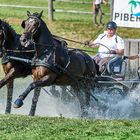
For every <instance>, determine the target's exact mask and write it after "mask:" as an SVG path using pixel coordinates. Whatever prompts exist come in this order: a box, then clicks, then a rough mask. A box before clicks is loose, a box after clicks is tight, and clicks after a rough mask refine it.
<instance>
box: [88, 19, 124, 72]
mask: <svg viewBox="0 0 140 140" xmlns="http://www.w3.org/2000/svg"><path fill="white" fill-rule="evenodd" d="M106 27H107V31H105V32H104V33H103V34H100V35H99V36H98V37H97V39H95V40H94V41H93V40H90V41H86V42H85V45H88V46H89V47H92V48H94V47H96V46H99V48H98V54H97V55H96V56H95V57H94V60H95V61H96V63H97V64H98V65H99V71H100V72H101V73H102V72H103V71H104V68H105V66H106V64H107V62H108V61H109V60H110V59H112V58H113V57H114V56H115V55H113V54H118V55H123V54H124V41H123V39H122V38H121V37H120V36H118V35H117V34H116V30H117V24H116V23H115V22H113V21H109V22H108V23H107V25H106ZM103 66H104V67H103Z"/></svg>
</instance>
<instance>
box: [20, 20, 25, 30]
mask: <svg viewBox="0 0 140 140" xmlns="http://www.w3.org/2000/svg"><path fill="white" fill-rule="evenodd" d="M21 27H22V28H25V20H23V21H22V23H21Z"/></svg>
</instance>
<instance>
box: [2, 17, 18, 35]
mask: <svg viewBox="0 0 140 140" xmlns="http://www.w3.org/2000/svg"><path fill="white" fill-rule="evenodd" d="M2 25H3V26H4V27H6V29H9V30H8V31H9V32H10V33H11V34H12V35H13V36H16V35H17V33H16V31H15V30H14V29H13V27H12V26H11V25H10V24H9V23H7V22H6V21H4V20H2Z"/></svg>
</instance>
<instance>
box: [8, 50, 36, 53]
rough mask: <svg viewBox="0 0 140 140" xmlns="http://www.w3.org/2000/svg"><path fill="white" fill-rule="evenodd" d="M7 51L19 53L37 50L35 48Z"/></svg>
mask: <svg viewBox="0 0 140 140" xmlns="http://www.w3.org/2000/svg"><path fill="white" fill-rule="evenodd" d="M6 52H18V53H22V52H35V50H9V49H8V50H6Z"/></svg>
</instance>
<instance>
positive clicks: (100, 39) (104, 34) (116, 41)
mask: <svg viewBox="0 0 140 140" xmlns="http://www.w3.org/2000/svg"><path fill="white" fill-rule="evenodd" d="M105 36H106V34H104V35H103V36H102V37H101V38H100V40H102V39H103V38H104V37H105ZM115 41H116V43H118V40H117V35H116V37H115Z"/></svg>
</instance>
